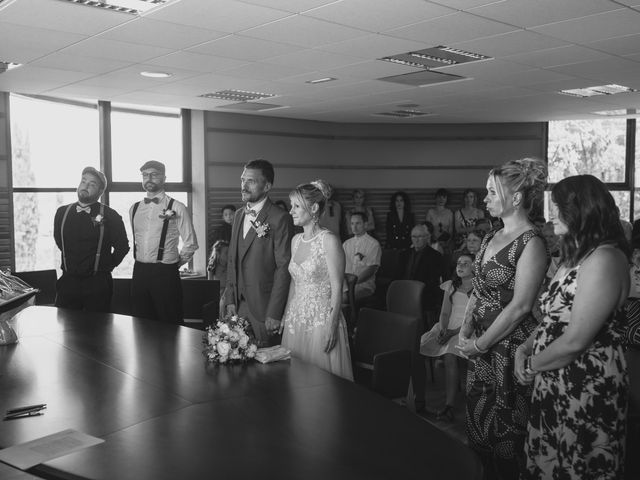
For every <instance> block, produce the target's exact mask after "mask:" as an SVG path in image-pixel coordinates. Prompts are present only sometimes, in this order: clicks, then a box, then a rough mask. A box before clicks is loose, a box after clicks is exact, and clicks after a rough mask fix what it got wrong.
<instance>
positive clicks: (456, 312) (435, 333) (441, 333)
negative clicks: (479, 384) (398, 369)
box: [420, 253, 474, 422]
mask: <svg viewBox="0 0 640 480" xmlns="http://www.w3.org/2000/svg"><path fill="white" fill-rule="evenodd" d="M473 260H474V255H472V254H469V253H462V254H461V255H460V256H459V257H458V261H457V263H456V270H455V273H454V275H453V278H452V280H449V281H446V282H444V283H443V284H442V285H441V286H440V288H442V290H444V292H445V295H444V298H443V300H442V310H441V311H440V321H439V322H438V323H436V324H435V325H434V327H433V328H432V329H431V330H430V331H429V332H427V333H425V334H424V335H422V338H421V339H420V353H421V354H422V355H426V356H428V357H439V356H441V355H444V371H445V391H446V402H445V407H444V409H443V410H440V411H439V412H438V414H437V416H438V419H442V420H447V421H449V422H451V421H453V403H454V401H455V398H456V392H457V390H458V383H459V378H460V371H459V368H458V356H460V355H459V353H458V350H457V349H456V348H455V346H456V345H457V344H458V333H459V332H460V327H461V325H462V321H463V319H464V314H465V310H466V308H467V303H468V302H469V296H470V295H471V290H472V286H471V279H472V278H473Z"/></svg>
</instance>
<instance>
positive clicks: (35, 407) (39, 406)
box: [6, 403, 47, 415]
mask: <svg viewBox="0 0 640 480" xmlns="http://www.w3.org/2000/svg"><path fill="white" fill-rule="evenodd" d="M43 408H47V404H46V403H36V404H35V405H25V406H24V407H16V408H11V409H9V410H7V413H6V414H7V415H12V414H14V413H19V412H28V411H30V410H42V409H43Z"/></svg>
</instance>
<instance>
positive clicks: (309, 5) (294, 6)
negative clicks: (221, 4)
mask: <svg viewBox="0 0 640 480" xmlns="http://www.w3.org/2000/svg"><path fill="white" fill-rule="evenodd" d="M240 1H242V2H243V3H249V4H251V5H262V6H265V7H270V8H275V9H278V10H285V11H287V12H292V13H301V12H305V11H307V10H311V9H313V8H318V7H321V6H323V5H327V4H329V3H334V2H335V1H336V0H240ZM340 1H341V0H340Z"/></svg>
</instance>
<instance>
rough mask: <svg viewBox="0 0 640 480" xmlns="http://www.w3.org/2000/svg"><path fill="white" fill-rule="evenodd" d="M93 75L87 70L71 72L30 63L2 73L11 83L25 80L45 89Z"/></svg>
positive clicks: (1, 76) (3, 79)
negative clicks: (34, 65)
mask: <svg viewBox="0 0 640 480" xmlns="http://www.w3.org/2000/svg"><path fill="white" fill-rule="evenodd" d="M88 77H91V74H90V73H86V72H71V71H69V70H58V69H54V68H42V67H32V66H29V65H25V66H22V67H20V68H16V69H13V70H10V71H8V72H5V73H3V74H2V75H0V79H2V81H5V80H6V81H8V82H11V83H14V84H15V83H20V82H25V84H27V83H33V84H36V85H38V88H40V89H42V90H45V89H50V88H57V87H61V86H63V85H66V84H69V83H74V82H78V81H80V80H84V79H86V78H88Z"/></svg>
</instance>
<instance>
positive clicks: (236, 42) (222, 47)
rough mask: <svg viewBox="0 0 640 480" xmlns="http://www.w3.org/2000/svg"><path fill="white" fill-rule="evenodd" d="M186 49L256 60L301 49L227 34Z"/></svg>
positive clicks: (249, 60)
mask: <svg viewBox="0 0 640 480" xmlns="http://www.w3.org/2000/svg"><path fill="white" fill-rule="evenodd" d="M188 50H189V51H190V52H195V53H204V54H207V55H216V56H220V57H227V58H235V59H237V60H245V61H248V62H257V61H259V60H266V59H268V58H271V57H277V56H279V55H285V54H287V53H292V52H295V51H298V50H301V48H300V47H296V46H293V45H287V44H284V43H277V42H270V41H268V40H259V39H256V38H249V37H245V36H243V35H229V36H227V37H224V38H221V39H219V40H214V41H212V42H207V43H203V44H201V45H198V46H197V47H192V48H189V49H188Z"/></svg>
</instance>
